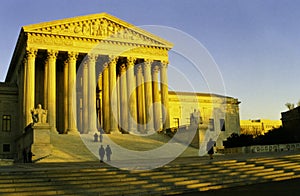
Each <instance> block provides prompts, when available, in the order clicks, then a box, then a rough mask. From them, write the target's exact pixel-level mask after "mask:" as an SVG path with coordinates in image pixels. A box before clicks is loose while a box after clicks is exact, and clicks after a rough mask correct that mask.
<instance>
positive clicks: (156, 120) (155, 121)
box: [152, 65, 160, 131]
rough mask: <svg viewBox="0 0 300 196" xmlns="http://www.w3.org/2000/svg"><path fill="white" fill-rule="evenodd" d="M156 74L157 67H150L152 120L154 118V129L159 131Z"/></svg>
mask: <svg viewBox="0 0 300 196" xmlns="http://www.w3.org/2000/svg"><path fill="white" fill-rule="evenodd" d="M158 72H159V66H158V65H154V66H153V67H152V88H153V103H154V106H153V113H154V114H153V115H154V116H153V118H154V129H155V131H160V99H159V88H158Z"/></svg>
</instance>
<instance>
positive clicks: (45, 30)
mask: <svg viewBox="0 0 300 196" xmlns="http://www.w3.org/2000/svg"><path fill="white" fill-rule="evenodd" d="M23 30H24V32H32V33H42V34H51V35H63V36H71V37H84V38H92V39H102V40H105V39H107V40H115V41H121V42H130V43H139V44H146V45H155V46H160V47H166V48H172V46H173V44H172V43H170V42H168V41H166V40H164V39H162V38H160V37H158V36H156V35H153V34H151V33H149V32H147V31H145V30H143V29H141V28H138V27H136V26H134V25H132V24H129V23H127V22H125V21H122V20H120V19H118V18H116V17H114V16H112V15H109V14H107V13H101V14H92V15H87V16H79V17H75V18H68V19H62V20H55V21H51V22H44V23H39V24H33V25H28V26H24V27H23Z"/></svg>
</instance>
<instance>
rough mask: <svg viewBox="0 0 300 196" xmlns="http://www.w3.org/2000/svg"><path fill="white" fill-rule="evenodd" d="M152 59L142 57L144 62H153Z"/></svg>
mask: <svg viewBox="0 0 300 196" xmlns="http://www.w3.org/2000/svg"><path fill="white" fill-rule="evenodd" d="M153 61H154V60H153V59H144V62H145V63H149V64H152V63H153Z"/></svg>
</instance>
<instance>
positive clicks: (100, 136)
mask: <svg viewBox="0 0 300 196" xmlns="http://www.w3.org/2000/svg"><path fill="white" fill-rule="evenodd" d="M99 140H100V143H102V141H103V135H102V133H100V135H99Z"/></svg>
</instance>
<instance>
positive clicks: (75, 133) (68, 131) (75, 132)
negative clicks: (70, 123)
mask: <svg viewBox="0 0 300 196" xmlns="http://www.w3.org/2000/svg"><path fill="white" fill-rule="evenodd" d="M67 134H71V135H79V132H78V130H77V129H67Z"/></svg>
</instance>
